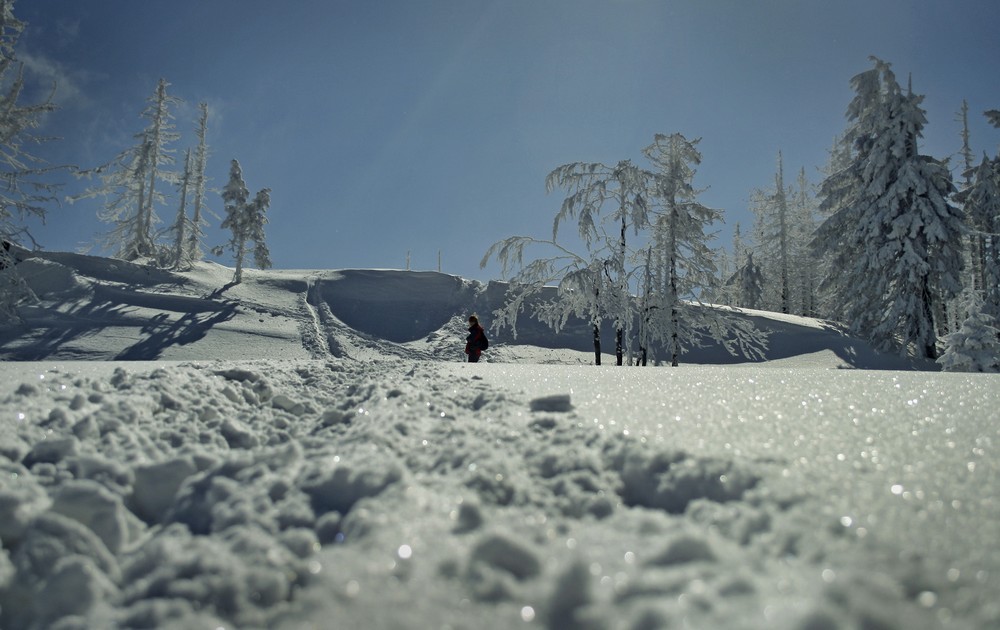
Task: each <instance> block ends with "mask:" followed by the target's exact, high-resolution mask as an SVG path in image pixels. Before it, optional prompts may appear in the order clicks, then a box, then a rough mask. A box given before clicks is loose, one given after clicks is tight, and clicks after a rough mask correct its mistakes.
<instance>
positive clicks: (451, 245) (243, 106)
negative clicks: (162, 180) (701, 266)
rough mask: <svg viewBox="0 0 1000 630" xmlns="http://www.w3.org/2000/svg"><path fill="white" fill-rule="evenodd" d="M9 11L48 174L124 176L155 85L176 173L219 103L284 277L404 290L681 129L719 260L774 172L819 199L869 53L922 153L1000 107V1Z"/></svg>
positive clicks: (81, 230) (58, 233) (216, 1)
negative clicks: (889, 72)
mask: <svg viewBox="0 0 1000 630" xmlns="http://www.w3.org/2000/svg"><path fill="white" fill-rule="evenodd" d="M15 14H16V15H17V16H18V17H19V18H20V19H22V20H24V21H26V22H28V23H29V28H28V31H27V32H26V34H25V35H24V36H23V37H22V40H21V45H20V47H19V54H20V56H21V58H22V60H24V61H25V62H26V64H27V66H28V69H29V71H31V72H32V73H33V75H32V76H33V78H35V79H36V80H40V81H43V82H44V81H51V80H54V81H55V82H56V86H57V92H56V97H55V100H56V102H57V103H58V104H59V106H60V110H59V111H58V112H56V113H54V114H52V115H51V116H49V117H48V119H47V120H46V121H45V129H43V132H46V133H50V134H53V135H58V136H60V137H61V138H62V139H61V140H59V141H56V142H52V143H48V144H47V145H45V146H43V147H42V148H41V149H40V150H39V151H36V152H37V153H40V154H44V156H45V157H47V158H48V159H50V160H51V161H53V162H55V163H70V164H76V165H78V166H81V167H92V166H96V165H98V164H101V163H103V162H106V161H108V160H110V159H111V158H112V157H114V156H115V155H116V154H117V153H118V152H119V151H121V150H122V149H124V148H126V147H128V146H130V145H131V144H132V136H133V134H135V133H137V132H139V131H140V130H141V129H142V128H143V127H144V124H145V123H144V121H143V120H142V119H141V118H140V117H139V114H140V112H141V111H142V109H143V108H144V107H145V99H146V98H148V97H149V96H150V95H151V94H152V93H153V90H154V88H155V86H156V82H157V80H158V79H159V78H160V77H163V78H165V79H166V80H167V81H169V82H170V83H171V84H172V85H171V88H170V93H172V94H173V95H175V96H178V97H180V98H182V99H184V101H185V105H184V106H183V107H181V108H179V109H178V110H177V111H175V116H176V119H177V120H176V124H177V128H178V131H180V132H182V133H184V134H185V137H184V138H183V139H182V140H181V141H180V142H178V143H177V144H176V145H175V148H176V149H177V150H178V156H181V155H182V154H183V151H184V149H185V148H187V147H188V146H193V144H194V137H193V136H194V134H193V130H194V125H195V119H196V115H197V113H196V108H197V104H198V103H199V102H201V101H205V102H207V103H209V106H210V112H211V114H210V119H209V145H210V147H211V151H212V156H211V158H210V163H209V176H210V178H211V179H212V181H211V184H212V185H213V186H215V187H216V188H221V187H222V186H224V185H225V183H226V179H227V175H228V168H229V161H230V159H232V158H236V159H238V160H239V161H240V163H241V165H242V167H243V172H244V177H245V179H246V182H247V185H248V187H249V188H250V190H251V194H252V193H253V192H255V191H256V190H259V189H261V188H264V187H269V188H271V189H272V203H271V210H270V213H269V219H270V224H269V225H268V228H267V238H268V245H269V247H270V250H271V255H272V259H273V262H274V265H275V267H277V268H288V269H291V268H299V269H301V268H341V267H379V268H386V267H387V268H403V267H405V265H406V261H407V252H410V254H409V256H410V266H411V268H414V269H436V268H437V265H438V253H439V252H440V255H441V261H442V270H443V271H445V272H447V273H454V274H458V275H462V276H465V277H469V278H479V279H483V280H486V279H490V278H494V277H498V271H497V269H496V268H493V267H490V268H487V269H486V270H480V269H479V260H480V258H481V257H482V255H483V254H484V252H485V251H486V250H487V248H488V247H489V246H490V245H491V244H492V243H494V242H495V241H497V240H500V239H502V238H504V237H506V236H510V235H514V234H526V235H532V236H538V237H542V238H545V237H547V236H548V235H550V233H551V224H552V219H553V217H554V215H555V213H556V211H557V210H558V208H559V204H560V202H561V200H562V196H561V195H560V194H559V192H558V191H556V192H553V193H551V194H546V192H545V185H544V182H545V176H546V175H547V174H548V173H549V171H551V170H552V169H553V168H555V167H557V166H559V165H561V164H564V163H568V162H576V161H587V162H589V161H596V162H604V163H608V164H614V163H616V162H617V161H619V160H621V159H632V160H634V161H637V162H642V155H641V149H642V148H643V147H645V146H646V145H648V144H649V143H650V142H651V141H652V138H653V135H654V134H656V133H674V132H680V133H683V134H684V135H685V136H687V137H688V138H699V137H700V138H702V141H701V144H700V149H701V151H702V155H703V163H702V166H701V167H700V169H699V171H698V176H697V178H696V180H695V184H696V185H698V186H700V187H708V190H707V191H706V192H705V193H704V194H703V195H702V196H701V200H702V201H703V202H704V203H706V204H708V205H711V206H714V207H717V208H721V209H722V210H723V211H724V216H725V218H726V224H725V225H720V226H719V228H720V230H721V233H720V238H721V242H722V244H724V245H728V244H729V242H730V240H729V239H730V237H729V234H730V233H731V229H732V227H733V225H735V224H736V223H737V222H739V223H740V224H742V226H743V227H744V229H745V230H746V229H747V228H749V226H750V224H751V221H752V218H751V216H750V215H749V214H748V212H747V204H748V199H749V196H750V192H751V190H752V189H753V188H763V187H767V186H769V185H770V184H771V183H772V182H773V177H774V170H775V159H776V155H777V153H778V151H779V150H780V151H782V152H783V155H784V161H785V168H786V181H791V180H793V179H794V176H795V175H796V174H797V172H798V170H799V168H801V167H805V169H806V172H807V175H808V176H809V178H810V180H811V181H812V182H813V183H815V182H817V181H818V180H819V177H820V176H819V173H818V168H820V167H822V166H823V164H824V163H825V161H826V158H827V152H828V150H829V148H830V146H831V144H832V142H833V139H834V137H835V136H836V135H837V134H838V133H840V132H841V131H842V130H843V129H844V127H845V119H844V112H845V111H846V108H847V105H848V103H849V101H850V99H851V96H852V93H851V90H850V85H849V81H850V79H851V77H852V76H854V75H855V74H857V73H859V72H862V71H864V70H867V69H868V68H870V67H871V63H870V62H869V60H868V57H869V56H870V55H876V56H878V57H881V58H883V59H885V60H887V61H889V62H891V63H892V64H893V68H894V70H895V71H896V73H897V75H898V76H899V77H900V79H901V80H902V81H905V80H906V77H907V76H908V75H911V74H912V77H913V88H914V91H916V92H918V93H921V94H925V95H926V100H925V101H924V107H925V109H926V110H927V112H928V119H929V125H928V127H927V128H926V129H925V140H924V142H923V145H922V151H923V152H924V153H927V154H930V155H934V156H936V157H946V156H948V155H952V154H954V153H955V152H956V151H957V150H958V149H959V147H960V139H959V129H960V128H959V124H958V123H957V122H956V120H955V119H956V116H957V112H958V110H959V108H960V107H961V103H962V99H963V98H964V99H967V100H968V102H969V106H970V123H971V126H972V147H973V150H974V151H975V152H976V153H977V155H982V152H983V151H987V152H989V153H990V154H995V153H996V151H997V146H998V145H1000V130H997V129H994V128H992V127H990V126H988V125H987V124H986V122H985V119H984V118H983V116H982V114H981V113H982V111H983V110H986V109H996V108H1000V82H998V81H997V80H996V76H997V74H996V73H997V66H998V64H1000V37H998V33H1000V7H998V5H997V4H996V2H995V0H954V1H950V2H940V1H937V0H909V1H904V0H838V1H836V2H830V1H829V0H768V1H752V0H689V1H671V0H600V1H599V0H494V1H484V0H429V1H423V0H336V1H330V0H290V1H289V2H283V3H276V2H273V0H268V1H264V0H172V1H165V0H143V1H142V2H136V1H135V0H100V1H99V2H98V1H91V2H80V1H79V0H37V1H28V0H19V1H18V2H17V3H16V5H15ZM65 179H66V180H67V188H66V191H65V192H66V193H71V192H73V191H75V190H77V188H78V187H79V185H80V184H78V183H77V182H74V181H72V179H71V178H70V177H69V176H66V178H65ZM209 202H210V207H212V208H213V209H214V210H215V211H217V212H220V213H221V210H222V203H221V200H220V199H219V197H218V195H217V194H210V195H209ZM99 203H100V201H99V200H87V201H82V202H78V203H76V204H73V205H63V206H62V207H59V208H53V209H52V210H51V211H50V212H49V220H48V224H47V225H46V226H45V227H39V228H37V229H35V233H36V236H37V237H38V239H39V241H40V242H41V243H42V245H43V246H45V247H46V248H47V249H51V250H68V251H73V250H76V249H77V248H78V247H79V246H80V245H83V244H86V243H89V242H92V241H94V240H95V238H96V237H97V236H98V235H99V234H101V233H103V232H105V231H107V230H108V229H109V227H110V226H108V225H106V224H102V223H100V222H99V221H98V220H97V219H96V214H97V211H98V209H99ZM175 203H176V202H175ZM175 208H176V205H175V204H171V206H170V207H163V208H160V210H159V213H160V215H161V218H163V219H164V220H165V221H168V220H170V219H172V217H173V213H174V212H175V211H176V210H175ZM225 238H226V235H225V234H223V233H222V232H220V231H218V230H213V231H211V232H210V241H211V242H210V243H209V244H210V245H212V244H221V243H222V242H224V240H225ZM219 261H220V262H223V263H225V264H231V262H232V261H231V259H228V258H223V259H219Z"/></svg>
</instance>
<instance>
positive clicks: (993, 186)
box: [959, 155, 1000, 318]
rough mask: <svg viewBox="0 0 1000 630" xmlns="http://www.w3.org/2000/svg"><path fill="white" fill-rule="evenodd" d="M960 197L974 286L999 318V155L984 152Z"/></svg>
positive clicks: (990, 310)
mask: <svg viewBox="0 0 1000 630" xmlns="http://www.w3.org/2000/svg"><path fill="white" fill-rule="evenodd" d="M959 199H960V200H961V201H962V202H963V203H964V208H965V213H966V216H967V217H968V221H969V228H970V230H969V232H970V234H969V235H970V240H971V241H972V243H973V246H972V247H971V252H972V254H973V256H974V261H973V265H972V266H973V268H974V269H975V270H976V274H975V278H974V283H973V287H974V288H976V289H978V290H980V291H981V292H982V294H983V301H984V304H983V308H984V310H985V311H986V312H987V313H988V314H990V315H991V316H993V317H996V318H1000V158H998V159H992V160H991V159H990V158H988V157H986V156H985V155H984V156H983V161H982V162H980V163H979V166H978V167H976V168H975V169H974V171H973V173H972V181H971V184H970V185H969V187H968V188H967V189H965V190H963V191H962V193H961V194H960V195H959Z"/></svg>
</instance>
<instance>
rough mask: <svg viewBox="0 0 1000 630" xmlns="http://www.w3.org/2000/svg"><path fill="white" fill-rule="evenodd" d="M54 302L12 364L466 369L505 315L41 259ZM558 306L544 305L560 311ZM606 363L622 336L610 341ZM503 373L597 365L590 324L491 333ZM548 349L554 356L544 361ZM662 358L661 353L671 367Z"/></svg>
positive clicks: (410, 296) (454, 284) (787, 333)
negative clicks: (464, 362) (388, 364)
mask: <svg viewBox="0 0 1000 630" xmlns="http://www.w3.org/2000/svg"><path fill="white" fill-rule="evenodd" d="M20 268H21V273H22V275H23V276H24V277H25V278H26V279H27V280H28V282H29V284H30V285H31V286H32V288H34V289H35V291H36V293H37V294H38V295H39V297H40V298H41V302H40V303H39V304H38V305H36V306H34V307H29V308H27V309H25V320H26V324H25V326H24V327H21V328H12V329H7V330H0V359H6V360H41V359H86V360H129V361H133V360H161V359H166V360H189V359H230V358H232V359H246V358H254V357H252V356H247V354H246V348H247V347H248V346H251V347H253V348H254V349H255V350H259V351H260V352H261V354H260V355H258V356H260V357H268V358H288V359H294V358H306V357H310V358H323V357H328V356H334V357H349V358H358V359H360V358H372V357H375V356H387V355H388V356H407V357H411V358H420V359H424V358H439V359H450V360H461V359H463V355H462V347H463V342H462V340H463V338H464V335H465V333H464V327H465V324H464V322H465V321H466V318H467V317H468V315H469V314H471V313H478V314H479V315H480V316H482V317H483V320H484V323H485V324H486V325H487V326H489V319H490V317H489V316H490V313H492V312H493V310H495V309H496V308H499V307H500V306H501V305H502V304H503V301H504V292H505V290H506V285H504V284H503V283H499V282H491V283H489V284H488V285H483V284H481V283H479V282H475V281H468V280H464V279H462V278H459V277H456V276H450V275H445V274H440V273H435V272H426V271H423V272H421V271H397V270H371V269H355V270H337V271H320V270H314V271H309V270H304V271H271V270H269V271H259V270H254V269H250V270H248V271H247V274H246V275H245V277H244V282H242V283H241V284H237V285H231V284H230V280H231V278H232V270H231V269H229V268H226V267H222V266H220V265H217V264H214V263H200V264H199V265H198V267H197V268H196V269H195V270H194V271H192V272H188V273H183V274H180V273H172V272H169V271H163V270H158V269H153V268H149V267H145V266H142V265H135V264H131V263H126V262H123V261H115V260H110V259H105V258H98V257H92V256H82V255H77V254H67V253H43V254H36V255H35V256H34V257H31V258H29V259H28V260H26V261H25V262H23V263H21V265H20ZM550 297H551V295H548V294H545V295H543V296H542V298H541V299H548V298H550ZM741 316H743V317H746V318H748V319H750V320H752V321H753V322H754V324H755V325H756V326H757V327H758V328H760V329H762V330H766V331H768V332H769V333H770V338H769V345H768V348H767V350H766V351H765V356H766V357H767V360H768V361H778V360H782V359H788V358H791V357H794V358H796V360H798V359H799V357H803V356H806V355H812V356H813V363H815V364H817V365H837V366H844V367H862V368H897V369H911V368H913V367H923V368H924V369H928V368H931V369H933V367H934V366H933V365H929V366H928V365H925V364H918V365H914V364H911V363H909V362H908V361H906V360H903V359H901V358H898V357H893V356H884V355H878V354H876V353H875V352H874V351H873V350H872V349H871V346H870V345H869V344H867V343H865V342H863V341H860V340H858V339H854V338H851V337H850V336H848V335H846V334H844V333H843V331H842V330H840V329H839V328H837V327H836V326H834V325H832V324H829V323H825V322H821V321H818V320H814V319H809V318H803V317H795V316H790V315H780V314H776V313H765V312H761V311H744V312H742V315H741ZM602 337H603V338H604V339H605V340H607V341H606V345H607V346H608V347H607V348H605V352H609V351H613V349H614V348H613V343H612V341H611V340H612V339H613V331H612V330H611V328H610V326H607V327H605V329H604V330H603V331H602ZM491 342H492V344H493V346H494V347H493V351H492V352H490V355H489V356H490V357H491V358H492V360H494V361H522V360H528V361H531V362H546V363H548V362H556V363H563V362H573V363H577V362H583V363H592V362H593V355H592V353H593V340H592V333H591V330H590V327H589V325H588V324H586V323H585V322H583V321H575V322H574V321H571V322H570V323H569V325H568V326H566V328H565V329H564V330H563V331H562V332H560V333H559V334H555V333H553V332H552V330H551V329H550V328H548V327H547V326H545V325H544V324H541V323H540V322H537V321H535V320H534V319H532V318H529V317H522V318H521V320H520V322H519V323H518V330H517V336H516V337H515V336H514V335H513V334H512V331H510V330H503V331H494V332H492V333H491ZM539 349H546V350H549V351H551V352H539ZM661 354H662V353H661ZM682 361H684V362H685V363H698V364H732V363H740V362H746V361H747V360H746V359H745V358H743V357H733V356H730V355H729V354H728V353H727V352H726V351H725V350H724V349H723V348H721V346H718V345H710V346H707V347H705V348H695V349H693V350H691V351H690V352H688V353H686V354H685V355H684V356H683V357H682Z"/></svg>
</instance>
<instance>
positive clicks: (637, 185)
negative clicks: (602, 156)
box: [545, 160, 651, 365]
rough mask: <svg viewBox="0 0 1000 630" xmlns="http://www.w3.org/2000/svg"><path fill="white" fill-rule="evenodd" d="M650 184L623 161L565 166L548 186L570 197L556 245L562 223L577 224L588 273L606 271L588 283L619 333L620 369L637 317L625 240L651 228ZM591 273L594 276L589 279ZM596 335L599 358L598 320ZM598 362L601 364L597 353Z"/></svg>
mask: <svg viewBox="0 0 1000 630" xmlns="http://www.w3.org/2000/svg"><path fill="white" fill-rule="evenodd" d="M650 181H651V173H649V171H646V170H644V169H641V168H639V167H637V166H635V165H634V164H632V162H631V161H629V160H622V161H621V162H619V163H618V164H616V165H615V166H606V165H604V164H599V163H584V162H575V163H572V164H565V165H563V166H560V167H558V168H556V169H555V170H553V171H552V172H551V173H549V175H548V177H547V178H546V180H545V186H546V189H547V190H548V191H549V192H551V191H552V190H554V189H555V188H565V189H567V190H568V191H569V194H568V195H567V197H566V198H565V199H564V200H563V203H562V206H561V207H560V209H559V213H558V214H557V215H556V218H555V221H554V222H553V226H552V240H553V241H555V240H556V238H557V235H558V232H559V227H560V225H561V224H562V223H564V222H566V221H575V222H576V224H577V231H578V233H579V235H580V238H581V239H582V240H583V242H584V244H585V245H586V247H587V250H588V252H589V254H590V255H589V262H588V264H587V265H586V268H587V269H590V270H594V269H597V268H598V266H599V267H601V268H603V280H602V281H601V282H598V281H597V280H596V279H595V278H591V279H590V280H591V281H592V282H593V283H594V284H595V287H594V290H595V291H596V292H597V293H598V304H599V305H600V307H601V308H602V310H603V311H604V313H606V314H607V317H608V318H610V319H611V320H612V322H613V325H614V328H615V356H616V359H617V364H618V365H622V364H623V354H624V341H625V339H626V338H627V337H630V336H629V331H630V329H631V327H632V322H633V319H634V315H635V311H634V301H633V300H632V294H631V286H632V281H631V273H630V268H629V253H630V250H629V247H628V241H627V236H628V233H629V232H630V231H631V232H632V233H634V234H635V233H638V232H639V231H640V230H643V229H645V228H646V227H647V226H648V225H649V204H648V202H647V198H646V195H647V190H648V189H649V186H650ZM608 206H610V207H611V209H610V210H608ZM594 263H600V265H596V264H594ZM589 273H592V271H591V272H588V274H586V275H589ZM602 285H603V288H601V286H602ZM567 306H569V304H568V303H567ZM594 335H595V352H596V348H597V347H598V346H599V345H600V319H598V321H596V322H595V324H594ZM597 360H598V362H599V361H600V353H599V352H597Z"/></svg>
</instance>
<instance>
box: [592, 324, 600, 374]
mask: <svg viewBox="0 0 1000 630" xmlns="http://www.w3.org/2000/svg"><path fill="white" fill-rule="evenodd" d="M600 364H601V327H600V326H598V325H597V324H594V365H600Z"/></svg>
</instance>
